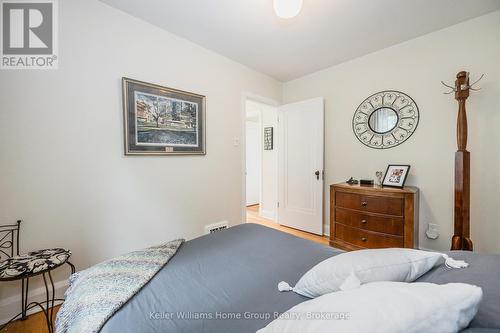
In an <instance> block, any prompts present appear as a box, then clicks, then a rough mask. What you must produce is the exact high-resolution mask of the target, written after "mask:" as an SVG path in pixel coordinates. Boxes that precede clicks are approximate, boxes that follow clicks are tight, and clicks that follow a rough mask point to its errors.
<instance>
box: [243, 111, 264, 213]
mask: <svg viewBox="0 0 500 333" xmlns="http://www.w3.org/2000/svg"><path fill="white" fill-rule="evenodd" d="M259 118H260V117H257V118H256V119H249V118H247V123H246V140H245V143H246V147H245V148H246V149H245V151H246V180H247V181H246V193H247V195H246V201H247V202H246V204H247V206H251V205H258V204H259V203H260V187H261V175H260V174H261V165H262V163H261V158H260V156H261V144H260V133H261V127H260V119H259Z"/></svg>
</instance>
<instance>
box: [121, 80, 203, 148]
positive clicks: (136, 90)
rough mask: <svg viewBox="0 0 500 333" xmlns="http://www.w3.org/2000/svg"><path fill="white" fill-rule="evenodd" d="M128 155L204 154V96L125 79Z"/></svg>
mask: <svg viewBox="0 0 500 333" xmlns="http://www.w3.org/2000/svg"><path fill="white" fill-rule="evenodd" d="M123 99H124V113H125V154H126V155H180V154H205V96H202V95H198V94H194V93H189V92H185V91H181V90H177V89H172V88H167V87H162V86H159V85H154V84H151V83H145V82H141V81H136V80H132V79H127V78H123Z"/></svg>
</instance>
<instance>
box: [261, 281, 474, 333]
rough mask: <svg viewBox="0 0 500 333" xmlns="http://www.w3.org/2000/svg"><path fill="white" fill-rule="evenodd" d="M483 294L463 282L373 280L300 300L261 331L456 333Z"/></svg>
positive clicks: (465, 322)
mask: <svg viewBox="0 0 500 333" xmlns="http://www.w3.org/2000/svg"><path fill="white" fill-rule="evenodd" d="M482 295H483V292H482V290H481V288H479V287H476V286H473V285H469V284H463V283H449V284H446V285H437V284H432V283H421V282H416V283H403V282H373V283H368V284H366V285H363V286H361V287H360V288H359V289H355V290H348V291H340V292H337V293H331V294H327V295H323V296H321V297H318V298H315V299H313V300H309V301H306V302H303V303H300V304H298V305H296V306H294V307H293V308H291V309H290V310H288V311H286V312H285V313H283V314H281V316H280V317H278V318H277V319H275V320H274V321H273V322H271V323H270V324H269V325H267V326H266V327H265V328H263V329H261V330H259V331H258V332H257V333H278V332H279V333H282V332H287V333H294V332H297V333H332V332H342V333H359V332H370V333H429V332H436V333H437V332H439V333H456V332H459V331H460V330H462V329H464V328H465V327H467V326H468V325H469V323H470V321H471V320H472V319H473V318H474V316H475V315H476V313H477V310H478V308H479V303H480V302H481V299H482Z"/></svg>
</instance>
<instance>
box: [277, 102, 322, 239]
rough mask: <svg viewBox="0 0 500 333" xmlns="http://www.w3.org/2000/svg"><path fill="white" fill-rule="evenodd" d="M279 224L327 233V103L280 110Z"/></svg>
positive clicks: (291, 105) (304, 103) (304, 104)
mask: <svg viewBox="0 0 500 333" xmlns="http://www.w3.org/2000/svg"><path fill="white" fill-rule="evenodd" d="M278 133H279V137H278V147H279V148H278V151H279V158H278V222H279V223H280V224H282V225H285V226H288V227H292V228H296V229H300V230H304V231H308V232H311V233H315V234H318V235H322V234H323V154H324V147H323V146H324V139H323V136H324V101H323V98H315V99H311V100H307V101H303V102H298V103H293V104H288V105H283V106H280V107H279V108H278Z"/></svg>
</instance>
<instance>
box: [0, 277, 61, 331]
mask: <svg viewBox="0 0 500 333" xmlns="http://www.w3.org/2000/svg"><path fill="white" fill-rule="evenodd" d="M54 287H55V289H56V297H55V298H64V292H65V291H66V289H68V281H67V280H63V281H59V282H56V283H54ZM45 300H46V298H45V287H44V286H42V287H39V288H36V289H30V290H29V294H28V303H30V302H33V301H36V302H40V303H42V302H45ZM61 303H62V302H60V301H59V302H55V303H54V304H55V305H59V304H61ZM40 311H41V309H40V308H39V307H35V308H33V309H31V310H29V311H28V312H27V313H28V315H30V314H33V313H37V312H40ZM19 312H21V281H19V293H18V294H17V295H13V296H10V297H7V298H4V299H2V300H1V301H0V325H3V324H5V323H6V322H8V321H9V320H10V319H11V318H12V317H14V316H15V315H16V314H18V313H19Z"/></svg>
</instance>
